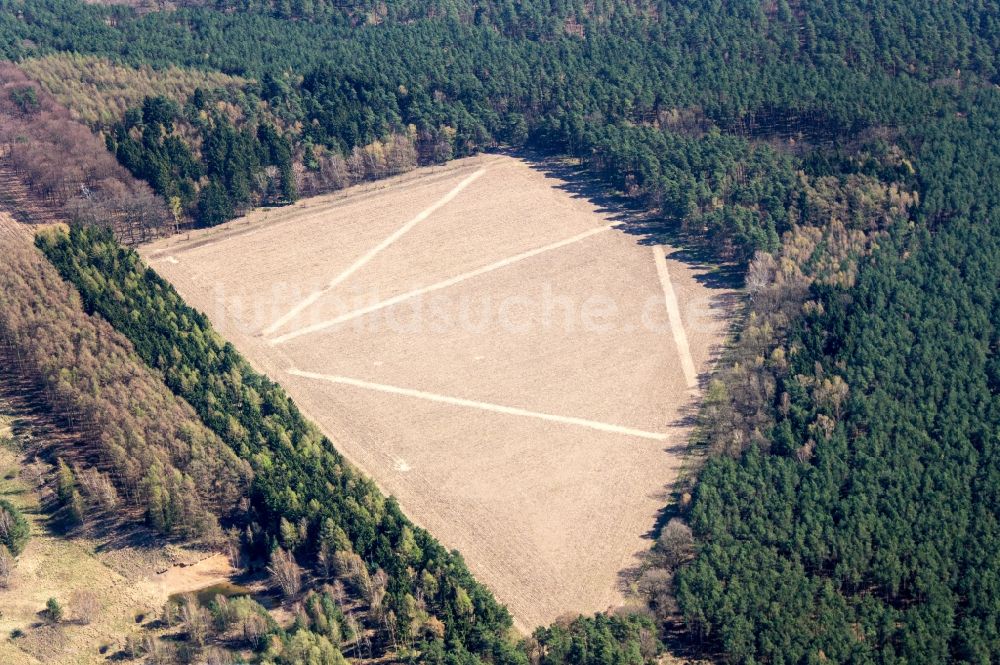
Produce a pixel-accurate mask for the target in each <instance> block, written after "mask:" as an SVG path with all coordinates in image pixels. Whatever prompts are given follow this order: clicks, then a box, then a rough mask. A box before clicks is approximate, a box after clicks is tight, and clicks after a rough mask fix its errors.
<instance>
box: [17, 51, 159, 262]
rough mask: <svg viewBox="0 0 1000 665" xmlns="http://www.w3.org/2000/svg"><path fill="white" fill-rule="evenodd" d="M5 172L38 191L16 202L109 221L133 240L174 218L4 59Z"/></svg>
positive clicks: (122, 235)
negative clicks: (28, 200) (24, 199)
mask: <svg viewBox="0 0 1000 665" xmlns="http://www.w3.org/2000/svg"><path fill="white" fill-rule="evenodd" d="M0 169H2V170H3V171H6V172H7V173H10V174H12V175H13V176H14V177H15V178H16V179H17V180H19V181H20V182H21V183H23V185H24V186H25V187H26V188H27V190H28V192H29V193H30V197H31V200H30V202H26V201H8V203H9V204H10V203H13V204H14V205H18V204H20V207H21V208H22V210H23V209H24V204H26V203H27V204H28V205H27V207H28V208H30V209H32V210H34V209H37V208H41V209H42V210H45V211H47V212H48V213H50V214H55V215H56V216H57V217H60V218H63V219H70V220H74V221H78V222H81V223H100V224H102V225H109V226H111V227H112V228H113V229H114V230H115V232H116V233H117V235H118V237H120V238H122V239H123V240H124V241H126V242H129V243H137V242H140V241H142V240H148V239H150V238H152V237H155V236H156V235H157V234H158V233H159V232H160V230H161V229H162V227H163V226H164V224H165V223H166V222H167V220H168V215H167V210H166V207H165V206H164V205H163V201H162V200H161V199H159V198H158V197H156V196H155V195H154V194H153V192H152V190H151V189H150V188H149V187H148V186H147V185H146V184H145V183H143V182H140V181H138V180H136V179H135V178H133V177H132V176H131V175H129V173H128V172H127V171H126V170H125V169H123V168H122V167H121V166H119V165H118V164H117V163H115V160H114V158H113V157H112V156H111V155H109V154H108V152H107V150H105V149H104V146H102V145H101V141H100V139H99V138H98V137H96V136H94V135H93V134H92V133H91V131H90V130H89V129H88V128H87V127H86V126H85V125H82V124H80V123H78V122H76V121H75V120H73V118H72V117H71V116H70V113H69V111H67V110H66V109H65V108H63V107H61V106H59V105H58V104H57V103H56V102H55V101H54V100H53V99H52V97H51V96H50V95H49V94H48V93H46V92H44V91H43V90H42V89H41V88H40V87H39V86H38V84H36V83H34V82H33V81H31V80H30V79H28V78H27V77H26V76H25V75H24V74H23V73H22V72H21V71H20V70H19V69H17V67H15V66H14V65H12V64H10V63H0ZM13 194H14V193H13V192H11V191H8V192H7V196H8V197H10V196H12V195H13ZM29 215H30V211H29ZM37 221H45V220H44V219H39V220H37Z"/></svg>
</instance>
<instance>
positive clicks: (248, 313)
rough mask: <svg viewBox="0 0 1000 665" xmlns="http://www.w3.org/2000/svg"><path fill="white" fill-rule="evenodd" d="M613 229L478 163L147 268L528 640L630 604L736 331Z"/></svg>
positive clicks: (178, 249)
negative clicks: (533, 632)
mask: <svg viewBox="0 0 1000 665" xmlns="http://www.w3.org/2000/svg"><path fill="white" fill-rule="evenodd" d="M617 214H618V213H616V212H615V211H611V210H604V209H601V208H599V207H598V206H597V205H596V204H595V203H593V202H592V201H591V199H589V198H587V197H585V196H582V195H579V194H573V193H572V192H571V191H570V188H569V187H567V185H566V183H565V182H564V181H562V180H560V179H559V178H556V177H553V176H552V175H549V174H546V173H545V172H543V171H542V170H540V169H537V168H533V166H532V165H531V164H529V163H528V162H526V161H523V160H520V159H516V158H513V157H507V156H495V155H494V156H480V157H475V158H469V159H464V160H458V161H456V162H452V163H451V164H449V165H448V166H446V167H435V168H429V169H421V170H418V171H416V172H413V173H411V174H407V175H405V176H401V177H399V178H394V179H392V180H389V181H383V182H381V183H377V184H374V185H365V186H359V187H355V188H351V189H349V190H346V191H344V192H341V193H339V194H336V195H332V196H326V197H317V198H314V199H309V200H306V201H303V202H300V203H299V204H296V205H295V206H290V207H287V208H282V209H272V210H262V211H257V212H254V213H252V214H251V215H249V216H247V217H246V218H243V219H240V220H236V221H234V222H231V223H229V224H226V225H223V226H221V227H218V228H215V229H210V230H205V231H200V232H193V233H190V234H188V235H186V236H184V237H175V238H172V239H165V240H160V241H157V242H155V243H153V244H150V245H148V246H146V247H144V248H143V249H142V253H143V254H144V256H145V257H146V259H147V261H149V262H150V264H151V265H152V266H153V267H154V268H155V269H156V270H157V271H158V272H159V273H160V274H161V275H163V276H164V277H165V278H166V279H168V280H170V281H171V282H172V283H173V284H174V286H175V287H176V288H177V289H178V291H179V292H180V293H181V295H182V296H183V297H184V298H185V299H186V300H187V301H188V303H189V304H191V305H192V306H194V307H196V308H198V309H201V310H202V311H204V312H205V313H206V314H208V315H209V317H210V318H211V320H212V322H213V324H214V325H215V326H216V327H217V328H218V330H219V331H220V332H221V333H222V334H223V335H224V336H226V337H227V338H228V339H230V340H231V341H232V342H233V343H234V344H235V345H236V346H237V348H238V349H240V351H241V352H242V353H244V354H245V355H246V356H247V358H248V359H249V360H250V361H251V362H252V363H253V364H254V365H255V366H256V367H257V368H258V369H259V370H261V371H264V372H265V373H267V374H268V375H269V376H271V377H272V378H273V379H275V380H277V381H279V382H280V383H281V384H282V385H283V386H284V387H285V388H286V389H287V390H288V391H289V393H290V394H291V395H292V397H293V398H294V399H295V400H296V402H297V403H298V404H299V406H300V407H301V408H302V409H303V410H304V412H305V413H307V414H308V415H309V416H310V417H311V418H313V419H314V420H315V421H316V422H317V423H318V424H319V425H320V426H321V428H322V429H323V430H324V432H325V433H326V434H327V435H328V436H330V438H331V439H332V440H333V441H334V443H335V445H336V446H337V447H338V449H339V450H340V451H341V452H343V453H344V454H345V455H346V456H347V457H348V458H349V459H351V460H352V461H353V462H354V463H355V464H357V465H358V466H359V467H360V468H361V469H363V470H364V471H365V472H366V473H368V474H370V475H371V476H372V477H373V478H374V479H375V480H376V481H377V482H378V483H379V485H380V486H381V487H382V489H383V490H384V491H386V492H387V493H390V494H393V495H395V496H396V497H397V498H398V499H399V501H400V504H401V505H402V507H403V509H404V510H405V511H406V513H407V514H408V515H409V516H410V517H411V518H412V519H414V521H416V522H417V523H419V524H420V525H421V526H424V527H426V528H428V529H429V530H430V531H431V533H433V534H434V535H435V536H436V537H437V538H439V539H440V540H441V541H442V543H444V544H445V545H446V546H447V547H449V548H456V549H458V550H460V551H461V552H462V554H463V555H464V556H465V558H466V561H467V562H468V564H469V566H470V568H471V569H472V571H473V572H474V573H475V574H476V576H477V578H478V579H479V580H481V581H482V582H484V583H485V584H487V585H488V586H489V587H490V588H491V589H492V590H493V591H494V593H495V594H496V595H497V597H498V598H499V599H500V600H501V601H502V602H504V603H505V604H507V605H508V606H509V607H510V609H511V611H512V612H513V614H514V616H515V618H516V619H517V623H518V625H519V627H520V628H522V629H530V628H532V627H534V626H536V625H539V624H543V623H547V622H550V621H551V620H553V619H554V618H555V617H557V616H558V615H561V614H564V613H567V612H574V613H579V612H583V613H589V612H593V611H598V610H605V609H608V608H609V607H613V606H618V605H621V604H622V603H623V602H625V593H624V592H625V591H626V588H627V585H628V579H629V577H628V573H629V571H630V570H631V569H633V568H634V567H635V566H636V565H637V564H638V562H639V558H638V557H639V556H640V555H641V553H642V552H644V551H645V550H647V549H648V548H649V546H650V544H651V541H650V540H649V533H650V532H651V530H652V529H653V528H654V525H655V523H656V519H657V514H658V511H659V510H660V509H662V508H663V506H664V505H665V503H666V502H667V501H668V497H669V491H670V486H671V483H672V480H673V479H674V478H675V477H676V475H677V473H678V470H679V468H680V465H681V463H682V459H683V454H684V451H685V449H686V442H687V437H688V435H689V433H690V430H689V425H688V424H687V420H686V417H687V416H689V415H690V413H691V410H692V407H693V405H694V403H695V401H696V399H697V394H698V390H697V382H698V377H697V376H695V374H704V373H705V372H706V371H707V370H708V369H709V366H710V363H711V362H712V358H713V355H714V353H715V351H716V348H717V346H718V345H719V343H720V342H721V341H722V338H723V337H724V335H725V331H726V326H727V313H728V305H727V303H729V302H730V301H731V298H732V292H731V291H728V290H725V289H712V288H708V287H706V286H705V285H704V280H700V279H699V277H701V276H703V274H704V273H705V271H706V270H707V269H706V268H703V267H702V268H699V267H696V266H692V265H690V264H687V263H684V262H681V261H678V260H674V259H673V258H671V255H672V254H673V250H672V249H671V248H669V247H667V248H665V254H666V257H667V258H666V260H665V262H664V263H662V264H661V266H660V269H658V266H657V258H656V252H657V251H660V250H657V249H656V248H654V247H651V246H647V245H646V244H643V243H640V242H639V240H638V238H637V236H634V235H630V234H628V233H626V232H625V229H623V228H619V227H620V226H621V224H620V221H621V220H620V219H619V218H618V217H617ZM611 227H614V228H611ZM662 268H665V269H666V270H665V271H664V270H662ZM666 293H672V294H673V297H672V298H670V297H668V296H667V295H665V294H666ZM407 294H410V295H409V296H408V295H407ZM386 301H388V302H386ZM670 312H673V314H674V316H673V317H671V316H670ZM678 314H679V319H680V320H679V321H678V320H677V318H678V316H677V315H678ZM685 357H686V359H687V360H688V361H689V362H687V363H685V362H682V360H683V359H685ZM685 365H686V367H685Z"/></svg>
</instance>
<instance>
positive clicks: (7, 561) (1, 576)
mask: <svg viewBox="0 0 1000 665" xmlns="http://www.w3.org/2000/svg"><path fill="white" fill-rule="evenodd" d="M15 565H16V562H15V560H14V556H13V555H12V554H11V553H10V550H8V549H7V546H6V545H0V588H3V589H6V588H7V587H9V586H10V578H11V576H13V574H14V566H15Z"/></svg>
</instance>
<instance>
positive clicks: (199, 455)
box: [0, 221, 251, 542]
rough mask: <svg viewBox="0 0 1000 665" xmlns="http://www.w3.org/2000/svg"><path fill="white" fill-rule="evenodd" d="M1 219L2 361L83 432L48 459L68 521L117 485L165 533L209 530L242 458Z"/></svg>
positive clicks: (234, 496)
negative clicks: (78, 441) (53, 463)
mask: <svg viewBox="0 0 1000 665" xmlns="http://www.w3.org/2000/svg"><path fill="white" fill-rule="evenodd" d="M4 224H5V228H4V232H3V233H2V234H0V243H2V244H3V252H4V259H5V270H3V271H2V275H0V282H2V284H3V288H2V289H0V339H2V344H3V346H4V349H3V353H4V362H5V363H6V364H7V366H8V367H9V368H10V370H11V371H12V372H13V374H15V375H18V376H20V377H21V378H22V379H24V380H25V381H26V386H29V387H32V388H33V389H34V390H33V394H34V395H35V399H37V400H38V401H39V402H40V403H41V404H43V405H44V406H45V407H46V408H47V409H48V410H50V411H52V412H53V413H55V414H59V415H60V416H61V417H62V418H64V419H65V421H66V422H67V425H68V426H70V427H71V428H74V429H77V430H79V431H82V432H85V433H86V434H87V436H86V437H85V439H84V440H85V441H86V447H85V448H77V449H74V450H72V451H60V454H72V458H70V459H68V460H60V461H59V463H58V470H57V474H56V475H57V481H56V485H57V490H58V491H57V496H58V499H59V503H60V505H61V506H63V507H64V508H66V512H67V516H68V517H69V518H70V521H71V522H75V523H80V522H82V521H83V519H84V517H85V515H86V513H87V512H88V510H89V509H91V508H93V509H94V510H105V509H111V508H114V506H115V504H116V503H118V499H119V497H120V498H121V499H122V502H123V504H124V506H125V508H126V509H127V510H132V509H138V510H139V514H140V515H141V516H144V517H145V521H146V522H147V523H148V524H149V525H150V526H151V527H153V528H154V529H155V530H156V531H158V532H160V533H162V534H164V535H167V536H177V537H184V538H204V539H207V540H209V541H213V542H216V541H218V540H219V538H220V537H221V531H220V529H219V518H220V517H224V516H226V515H228V514H229V513H230V512H231V511H233V510H235V509H236V508H237V503H238V501H239V499H240V497H241V496H242V495H243V494H244V493H245V491H246V487H247V484H248V483H249V479H250V475H251V474H250V468H249V465H248V464H247V463H246V462H244V461H242V460H240V459H238V458H237V457H236V455H235V454H233V452H232V451H231V450H229V449H228V448H226V447H225V445H223V443H222V441H221V440H220V439H219V438H218V437H217V436H216V435H215V434H213V433H212V432H210V431H209V430H208V429H207V428H205V426H204V425H203V424H202V423H201V421H200V420H199V419H198V417H197V415H196V414H195V413H194V411H193V410H192V409H191V407H190V406H188V405H187V404H185V403H184V402H183V401H182V400H180V399H178V398H177V397H175V396H174V395H173V394H172V393H171V392H170V391H169V390H168V389H167V388H166V386H164V385H163V383H162V381H160V380H159V379H158V378H157V377H156V375H155V374H154V373H153V372H152V371H150V369H149V368H148V367H146V366H145V365H144V364H143V363H142V361H141V360H140V359H139V358H138V357H137V356H136V355H135V353H134V351H133V350H132V347H131V344H130V343H129V342H128V341H127V340H126V339H125V338H124V337H122V335H121V334H120V333H118V332H116V331H115V330H114V329H113V328H111V327H110V326H109V325H108V324H107V323H106V322H105V321H103V320H101V319H99V318H96V317H93V316H89V315H87V314H86V313H84V311H83V308H82V307H81V303H80V300H79V296H78V295H77V294H76V292H75V291H74V290H73V289H72V288H68V287H67V285H66V284H65V283H64V282H63V281H62V280H61V279H60V277H59V274H58V273H57V272H55V270H54V268H52V266H51V265H50V264H49V263H48V262H46V261H45V259H44V257H43V256H42V255H41V254H40V253H39V252H38V251H37V250H36V249H35V248H34V247H33V246H32V245H31V239H30V236H29V235H28V233H27V232H26V231H23V230H21V229H17V228H16V225H14V223H13V222H9V221H8V222H5V223H4ZM7 225H10V226H7ZM12 229H13V230H12ZM55 452H56V451H49V454H50V455H53V456H54V453H55ZM109 485H110V486H112V487H113V489H110V490H109V489H108V486H109Z"/></svg>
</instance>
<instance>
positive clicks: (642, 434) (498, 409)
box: [286, 368, 667, 441]
mask: <svg viewBox="0 0 1000 665" xmlns="http://www.w3.org/2000/svg"><path fill="white" fill-rule="evenodd" d="M286 371H287V372H288V373H289V374H292V375H293V376H300V377H303V378H306V379H314V380H317V381H327V382H329V383H336V384H340V385H346V386H353V387H355V388H364V389H366V390H375V391H378V392H383V393H390V394H393V395H402V396H404V397H413V398H416V399H422V400H426V401H429V402H438V403H441V404H451V405H453V406H465V407H469V408H474V409H480V410H482V411H492V412H493V413H502V414H505V415H510V416H522V417H525V418H536V419H538V420H548V421H550V422H555V423H561V424H563V425H576V426H579V427H588V428H590V429H595V430H600V431H602V432H611V433H613V434H625V435H627V436H635V437H639V438H643V439H654V440H656V441H664V440H665V439H666V438H667V435H666V434H662V433H659V432H647V431H645V430H641V429H635V428H632V427H625V426H623V425H613V424H611V423H604V422H600V421H597V420H587V419H586V418H576V417H573V416H558V415H554V414H551V413H540V412H538V411H529V410H528V409H522V408H520V407H516V406H504V405H502V404H492V403H490V402H479V401H476V400H471V399H464V398H461V397H449V396H448V395H439V394H437V393H429V392H425V391H423V390H414V389H413V388H401V387H399V386H390V385H386V384H384V383H372V382H370V381H362V380H361V379H352V378H350V377H346V376H337V375H334V374H318V373H316V372H304V371H302V370H298V369H295V368H290V369H288V370H286Z"/></svg>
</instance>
